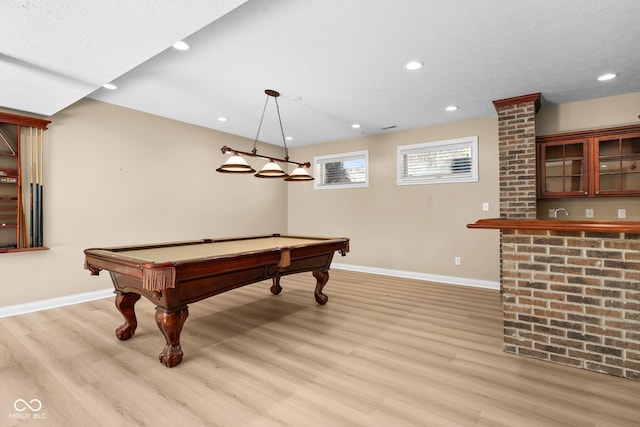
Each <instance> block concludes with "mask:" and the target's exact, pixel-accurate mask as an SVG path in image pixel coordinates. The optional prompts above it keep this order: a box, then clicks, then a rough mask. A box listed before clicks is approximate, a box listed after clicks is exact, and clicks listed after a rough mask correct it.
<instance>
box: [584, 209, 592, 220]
mask: <svg viewBox="0 0 640 427" xmlns="http://www.w3.org/2000/svg"><path fill="white" fill-rule="evenodd" d="M584 217H585V218H593V209H585V210H584Z"/></svg>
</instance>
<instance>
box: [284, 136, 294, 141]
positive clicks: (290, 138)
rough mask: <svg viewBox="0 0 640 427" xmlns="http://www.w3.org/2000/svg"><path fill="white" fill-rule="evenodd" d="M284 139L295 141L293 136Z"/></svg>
mask: <svg viewBox="0 0 640 427" xmlns="http://www.w3.org/2000/svg"><path fill="white" fill-rule="evenodd" d="M284 139H286V140H287V141H293V137H292V136H287V137H285V138H284Z"/></svg>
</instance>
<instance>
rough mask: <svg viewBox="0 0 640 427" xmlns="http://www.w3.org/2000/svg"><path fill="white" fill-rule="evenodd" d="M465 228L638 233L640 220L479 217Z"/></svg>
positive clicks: (639, 231)
mask: <svg viewBox="0 0 640 427" xmlns="http://www.w3.org/2000/svg"><path fill="white" fill-rule="evenodd" d="M467 228H482V229H498V230H552V231H586V232H590V233H639V234H640V221H573V220H559V219H507V218H486V219H479V220H477V221H476V222H475V223H473V224H467Z"/></svg>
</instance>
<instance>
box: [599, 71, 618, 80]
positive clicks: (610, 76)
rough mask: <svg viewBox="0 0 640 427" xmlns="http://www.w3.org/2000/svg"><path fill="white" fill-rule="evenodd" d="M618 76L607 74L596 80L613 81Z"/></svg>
mask: <svg viewBox="0 0 640 427" xmlns="http://www.w3.org/2000/svg"><path fill="white" fill-rule="evenodd" d="M617 76H618V75H617V74H615V73H607V74H603V75H601V76H600V77H598V80H600V81H601V82H606V81H607V80H611V79H615V78H616V77H617Z"/></svg>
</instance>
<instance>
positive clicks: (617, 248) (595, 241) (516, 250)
mask: <svg viewBox="0 0 640 427" xmlns="http://www.w3.org/2000/svg"><path fill="white" fill-rule="evenodd" d="M501 241H502V245H501V247H502V257H501V259H502V267H501V275H502V280H501V284H502V292H503V306H504V307H503V310H504V349H505V351H506V352H509V353H514V354H518V355H522V356H528V357H534V358H537V359H542V360H546V361H550V362H557V363H562V364H566V365H571V366H575V367H579V368H583V369H587V370H591V371H597V372H602V373H607V374H611V375H616V376H620V377H624V378H629V379H634V380H640V234H630V233H613V234H612V233H591V232H584V231H580V232H578V231H576V232H574V231H547V230H503V231H501Z"/></svg>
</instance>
